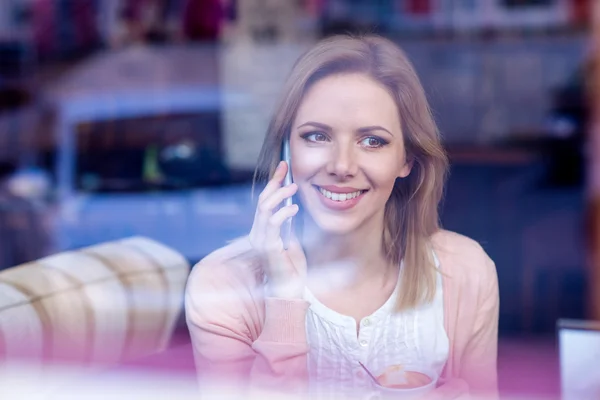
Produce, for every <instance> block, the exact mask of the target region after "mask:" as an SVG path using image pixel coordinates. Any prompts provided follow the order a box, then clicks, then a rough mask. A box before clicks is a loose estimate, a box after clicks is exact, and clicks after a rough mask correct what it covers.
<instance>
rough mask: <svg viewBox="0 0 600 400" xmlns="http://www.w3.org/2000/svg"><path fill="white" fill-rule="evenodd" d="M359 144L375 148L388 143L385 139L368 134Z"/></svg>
mask: <svg viewBox="0 0 600 400" xmlns="http://www.w3.org/2000/svg"><path fill="white" fill-rule="evenodd" d="M360 143H361V145H363V146H365V147H368V148H370V149H377V148H379V147H383V146H385V145H387V144H388V142H387V141H386V140H383V139H382V138H379V137H377V136H369V137H366V138H364V139H363V140H361V141H360Z"/></svg>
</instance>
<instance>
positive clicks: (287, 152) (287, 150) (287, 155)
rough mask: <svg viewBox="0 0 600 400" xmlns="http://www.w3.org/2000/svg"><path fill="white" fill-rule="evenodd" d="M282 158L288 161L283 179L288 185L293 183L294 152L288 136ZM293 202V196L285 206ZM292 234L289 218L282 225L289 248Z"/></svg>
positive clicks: (283, 147) (284, 246) (285, 139)
mask: <svg viewBox="0 0 600 400" xmlns="http://www.w3.org/2000/svg"><path fill="white" fill-rule="evenodd" d="M281 159H282V160H283V161H285V162H286V164H287V166H288V169H287V173H286V174H285V178H284V179H283V185H284V186H288V185H291V184H292V154H291V151H290V140H289V138H288V137H285V138H284V139H283V145H282V146H281ZM292 204H293V202H292V197H291V196H290V197H288V198H287V199H285V201H284V204H283V206H284V207H286V206H291V205H292ZM291 236H292V219H291V218H288V219H287V220H285V222H284V223H283V225H282V227H281V240H282V241H283V248H284V249H285V250H287V249H288V247H289V245H290V238H291Z"/></svg>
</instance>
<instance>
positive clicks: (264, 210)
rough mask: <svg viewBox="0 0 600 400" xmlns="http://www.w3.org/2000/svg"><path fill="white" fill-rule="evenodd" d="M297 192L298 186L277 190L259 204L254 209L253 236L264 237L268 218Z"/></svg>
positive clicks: (293, 185)
mask: <svg viewBox="0 0 600 400" xmlns="http://www.w3.org/2000/svg"><path fill="white" fill-rule="evenodd" d="M297 190H298V186H297V185H295V184H292V185H289V186H286V187H283V188H279V190H277V191H276V192H275V193H273V194H272V195H271V197H270V198H268V199H266V200H265V201H264V202H262V203H260V204H259V205H258V207H257V208H256V215H255V216H254V223H253V225H252V230H253V231H254V232H255V234H257V235H260V236H264V232H265V231H266V230H267V227H268V224H269V218H271V216H272V215H273V213H274V212H275V211H276V208H277V207H278V206H279V205H280V204H281V203H282V202H283V201H284V200H285V199H286V198H289V197H291V196H293V195H294V194H295V193H296V191H297Z"/></svg>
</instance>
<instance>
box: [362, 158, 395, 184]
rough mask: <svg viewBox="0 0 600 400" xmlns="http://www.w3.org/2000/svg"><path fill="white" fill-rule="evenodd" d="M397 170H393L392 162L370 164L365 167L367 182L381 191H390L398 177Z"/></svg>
mask: <svg viewBox="0 0 600 400" xmlns="http://www.w3.org/2000/svg"><path fill="white" fill-rule="evenodd" d="M398 171H399V169H398V168H394V162H393V161H390V162H387V163H386V162H370V163H369V164H368V165H367V166H366V167H365V172H366V174H367V176H368V177H369V180H371V182H372V183H373V184H374V185H375V186H376V187H377V188H381V189H386V190H387V189H391V188H392V187H393V186H394V183H395V182H396V178H397V177H398Z"/></svg>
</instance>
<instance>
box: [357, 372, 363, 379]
mask: <svg viewBox="0 0 600 400" xmlns="http://www.w3.org/2000/svg"><path fill="white" fill-rule="evenodd" d="M356 377H357V378H358V379H362V378H364V377H365V374H364V373H363V372H362V371H361V370H358V371H356Z"/></svg>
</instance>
